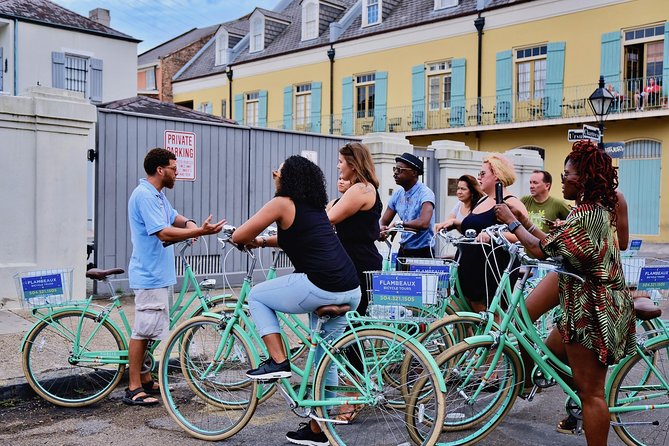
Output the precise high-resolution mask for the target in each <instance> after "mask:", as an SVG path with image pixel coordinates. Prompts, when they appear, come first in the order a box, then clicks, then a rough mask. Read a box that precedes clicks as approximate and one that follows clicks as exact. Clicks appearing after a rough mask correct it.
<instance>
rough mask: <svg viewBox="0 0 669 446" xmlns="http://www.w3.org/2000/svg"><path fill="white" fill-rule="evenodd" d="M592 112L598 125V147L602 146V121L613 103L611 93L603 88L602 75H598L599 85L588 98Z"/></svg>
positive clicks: (601, 147)
mask: <svg viewBox="0 0 669 446" xmlns="http://www.w3.org/2000/svg"><path fill="white" fill-rule="evenodd" d="M588 102H589V103H590V108H592V113H593V114H594V115H595V119H597V126H598V127H599V148H600V149H603V148H604V121H605V120H606V117H607V116H608V115H609V112H610V111H611V105H613V94H612V93H611V92H610V91H609V90H607V89H606V88H604V76H599V86H598V87H597V89H596V90H595V91H593V92H592V94H591V95H590V97H589V98H588Z"/></svg>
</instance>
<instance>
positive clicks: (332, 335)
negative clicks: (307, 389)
mask: <svg viewBox="0 0 669 446" xmlns="http://www.w3.org/2000/svg"><path fill="white" fill-rule="evenodd" d="M359 303H360V287H357V288H355V289H352V290H349V291H341V292H332V291H325V290H322V289H320V288H318V287H317V286H316V285H314V284H313V283H311V281H310V280H309V279H308V278H307V275H306V274H304V273H295V274H289V275H287V276H282V277H277V278H276V279H272V280H268V281H265V282H262V283H259V284H258V285H255V286H254V287H253V288H251V292H250V293H249V298H248V304H249V310H250V312H251V317H252V318H253V321H254V322H255V325H256V329H257V330H258V334H260V336H265V335H268V334H272V333H279V332H280V330H279V319H278V318H277V316H276V313H275V312H276V311H280V312H282V313H290V314H302V313H309V325H310V326H311V329H312V330H313V329H314V328H315V327H316V323H317V322H318V316H316V315H315V314H314V311H315V310H316V309H317V308H319V307H322V306H323V305H350V306H351V310H355V309H356V308H357V307H358V304H359ZM346 325H347V324H346V318H345V317H335V318H332V319H330V320H328V321H327V322H326V323H325V324H323V335H322V336H323V338H326V339H329V340H330V341H334V340H335V339H337V338H338V337H339V336H341V335H342V333H343V332H344V330H345V329H346ZM323 354H324V352H323V349H322V348H321V347H320V346H319V347H318V348H317V349H316V355H315V357H314V366H316V365H317V364H318V363H319V362H320V359H321V357H322V356H323ZM327 382H328V383H332V384H336V383H337V372H336V370H335V369H334V368H331V369H330V371H329V372H328V379H327Z"/></svg>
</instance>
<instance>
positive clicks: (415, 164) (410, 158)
mask: <svg viewBox="0 0 669 446" xmlns="http://www.w3.org/2000/svg"><path fill="white" fill-rule="evenodd" d="M397 161H401V162H403V163H405V164H408V165H409V166H411V168H412V169H413V170H415V171H416V172H418V175H423V162H422V161H421V160H420V158H418V157H417V156H416V155H413V154H411V153H408V152H404V153H403V154H402V156H398V157H397V158H395V162H397Z"/></svg>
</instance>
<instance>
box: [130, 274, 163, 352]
mask: <svg viewBox="0 0 669 446" xmlns="http://www.w3.org/2000/svg"><path fill="white" fill-rule="evenodd" d="M168 291H169V287H165V288H153V289H150V290H134V292H135V326H134V327H133V329H132V335H131V339H142V340H143V339H161V340H163V339H167V336H168V334H169V331H170V309H169V300H168Z"/></svg>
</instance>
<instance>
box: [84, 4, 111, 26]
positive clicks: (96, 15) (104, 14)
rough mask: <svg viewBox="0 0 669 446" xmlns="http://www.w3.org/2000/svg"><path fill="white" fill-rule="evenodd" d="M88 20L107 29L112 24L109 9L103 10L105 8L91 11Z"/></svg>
mask: <svg viewBox="0 0 669 446" xmlns="http://www.w3.org/2000/svg"><path fill="white" fill-rule="evenodd" d="M88 18H89V19H91V20H93V21H94V22H97V23H99V24H100V25H104V26H106V27H109V24H110V23H111V16H110V15H109V9H103V8H95V9H91V10H90V11H89V12H88Z"/></svg>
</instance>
